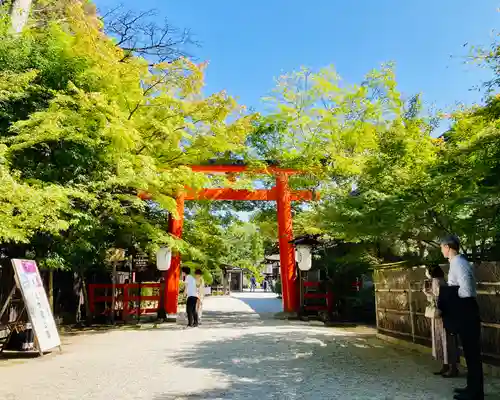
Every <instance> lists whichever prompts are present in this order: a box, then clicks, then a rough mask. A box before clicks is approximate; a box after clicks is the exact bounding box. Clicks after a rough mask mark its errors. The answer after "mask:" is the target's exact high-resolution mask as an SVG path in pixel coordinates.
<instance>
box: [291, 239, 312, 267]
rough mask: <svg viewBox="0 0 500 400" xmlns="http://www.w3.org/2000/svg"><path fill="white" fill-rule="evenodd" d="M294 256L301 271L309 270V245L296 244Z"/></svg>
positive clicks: (310, 263) (310, 258)
mask: <svg viewBox="0 0 500 400" xmlns="http://www.w3.org/2000/svg"><path fill="white" fill-rule="evenodd" d="M295 257H296V261H297V263H298V265H299V269H300V270H301V271H309V270H310V269H311V267H312V256H311V246H307V245H303V244H302V245H301V244H298V245H297V246H296V248H295Z"/></svg>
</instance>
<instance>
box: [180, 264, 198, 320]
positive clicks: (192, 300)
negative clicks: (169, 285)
mask: <svg viewBox="0 0 500 400" xmlns="http://www.w3.org/2000/svg"><path fill="white" fill-rule="evenodd" d="M182 275H183V278H184V284H185V291H186V297H187V300H186V313H187V317H188V327H197V326H198V310H197V308H198V288H197V287H196V279H195V278H194V276H192V275H191V269H190V268H189V267H183V268H182Z"/></svg>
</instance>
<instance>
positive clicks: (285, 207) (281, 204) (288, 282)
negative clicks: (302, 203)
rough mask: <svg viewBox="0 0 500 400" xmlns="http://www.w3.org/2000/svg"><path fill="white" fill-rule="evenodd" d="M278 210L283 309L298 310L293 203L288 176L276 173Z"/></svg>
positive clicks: (287, 310) (288, 310) (286, 310)
mask: <svg viewBox="0 0 500 400" xmlns="http://www.w3.org/2000/svg"><path fill="white" fill-rule="evenodd" d="M276 190H277V193H278V195H277V199H276V206H277V211H278V238H279V247H280V268H281V286H282V291H283V311H285V312H298V311H299V309H298V301H297V300H298V299H297V297H298V296H297V294H298V293H297V286H296V284H295V279H294V278H295V250H294V247H293V245H292V244H291V243H290V241H291V240H292V239H293V228H292V204H291V198H290V189H289V187H288V176H287V175H286V174H284V173H279V174H277V175H276Z"/></svg>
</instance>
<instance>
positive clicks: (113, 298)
mask: <svg viewBox="0 0 500 400" xmlns="http://www.w3.org/2000/svg"><path fill="white" fill-rule="evenodd" d="M111 283H112V285H111V324H112V325H114V324H115V304H116V261H113V276H112V277H111Z"/></svg>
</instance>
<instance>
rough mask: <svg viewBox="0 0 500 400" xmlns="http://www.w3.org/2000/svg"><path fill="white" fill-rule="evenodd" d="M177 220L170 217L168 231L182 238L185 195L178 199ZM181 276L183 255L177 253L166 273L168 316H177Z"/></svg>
mask: <svg viewBox="0 0 500 400" xmlns="http://www.w3.org/2000/svg"><path fill="white" fill-rule="evenodd" d="M177 214H178V215H177V218H175V217H174V216H173V215H171V216H170V220H169V227H168V231H169V232H170V234H171V235H173V236H175V237H177V238H179V239H180V238H181V237H182V227H183V225H184V194H181V195H180V196H179V197H178V198H177ZM180 274H181V255H180V254H179V253H175V254H173V255H172V261H171V264H170V268H169V269H168V271H165V273H164V276H165V283H166V284H165V287H166V292H167V293H166V295H165V303H164V306H165V311H166V313H167V316H168V315H175V314H177V302H178V298H179V280H180Z"/></svg>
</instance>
